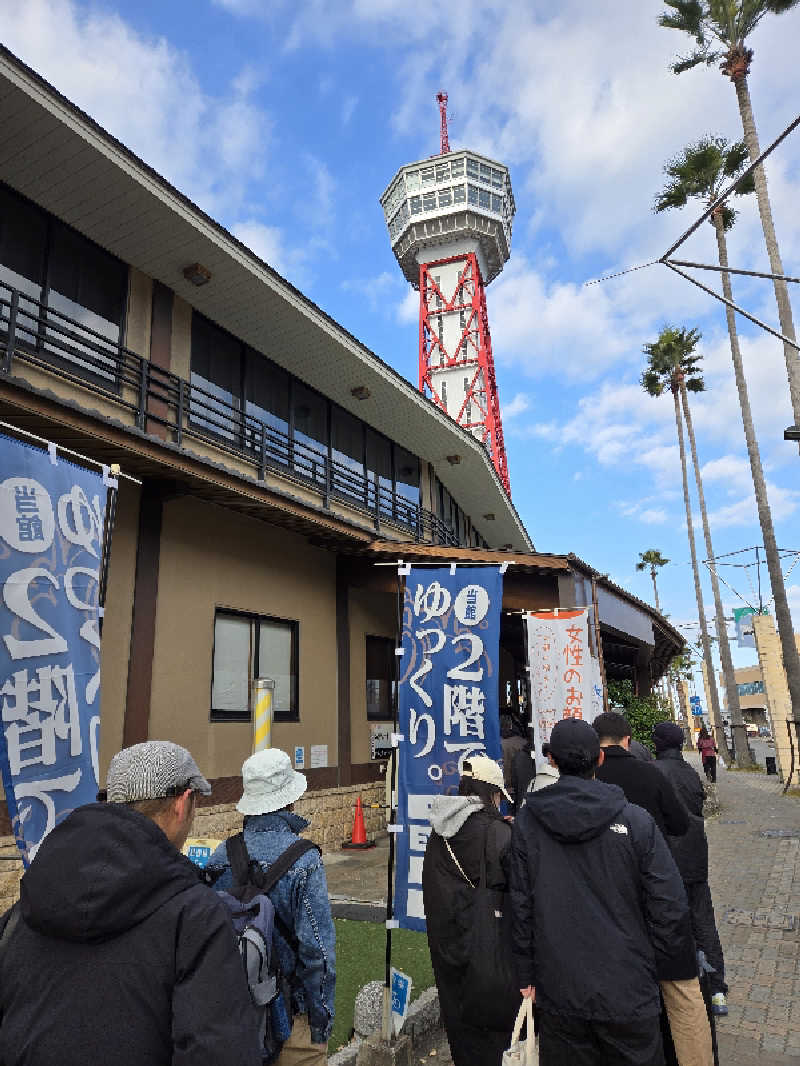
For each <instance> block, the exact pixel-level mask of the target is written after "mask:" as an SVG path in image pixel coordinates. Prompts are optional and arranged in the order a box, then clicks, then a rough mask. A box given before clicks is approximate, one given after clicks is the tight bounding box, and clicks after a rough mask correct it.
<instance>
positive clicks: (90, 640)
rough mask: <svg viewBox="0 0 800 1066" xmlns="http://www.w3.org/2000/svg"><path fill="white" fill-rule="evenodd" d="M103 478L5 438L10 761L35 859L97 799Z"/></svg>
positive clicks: (3, 760)
mask: <svg viewBox="0 0 800 1066" xmlns="http://www.w3.org/2000/svg"><path fill="white" fill-rule="evenodd" d="M105 501H106V489H105V486H104V484H103V478H102V475H101V474H99V473H94V472H93V471H90V470H85V469H83V468H82V467H78V466H74V465H73V464H72V463H69V462H67V461H66V460H64V459H61V458H59V459H58V460H57V461H56V462H53V460H52V459H51V456H50V455H49V454H48V452H46V451H44V452H43V451H41V450H40V449H38V448H34V447H31V446H29V445H27V444H22V443H20V442H19V441H16V440H12V439H10V438H8V437H4V436H0V583H1V584H2V602H1V603H0V638H2V639H0V721H2V743H1V744H0V769H1V770H2V776H3V787H4V789H5V794H6V802H7V804H8V812H9V817H10V819H11V825H12V830H13V832H14V835H15V836H16V838H17V843H18V845H19V847H20V850H21V851H22V854H23V858H24V859H25V861H26V862H30V860H31V859H32V858H33V857H34V855H35V854H36V851H37V850H38V847H39V845H40V843H41V841H42V839H43V837H44V836H45V835H46V834H47V833H48V832H49V831H50V830H51V829H52V828H53V827H54V826H55V825H56V823H57V822H59V821H61V820H62V819H63V818H65V817H66V815H67V814H69V812H70V811H72V810H73V809H74V808H75V807H79V806H81V805H82V804H84V803H91V802H93V801H94V800H95V798H96V795H97V788H98V776H99V771H98V752H99V744H100V737H99V731H100V632H99V617H98V615H99V611H98V591H99V579H100V566H101V559H102V554H103V526H104V518H105Z"/></svg>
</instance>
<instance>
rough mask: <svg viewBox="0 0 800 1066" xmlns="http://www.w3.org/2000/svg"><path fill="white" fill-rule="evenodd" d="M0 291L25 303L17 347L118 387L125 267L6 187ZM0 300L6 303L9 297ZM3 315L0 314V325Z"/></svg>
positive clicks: (0, 212)
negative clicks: (42, 353)
mask: <svg viewBox="0 0 800 1066" xmlns="http://www.w3.org/2000/svg"><path fill="white" fill-rule="evenodd" d="M0 284H1V285H6V286H9V287H10V288H15V289H18V290H19V291H20V293H21V294H22V297H23V298H22V300H21V301H20V316H19V319H18V322H17V337H18V342H19V343H21V344H25V345H28V346H30V347H32V348H35V349H38V350H42V349H44V350H45V351H46V352H47V355H48V357H49V358H50V359H52V360H53V361H54V362H56V363H58V364H60V365H61V366H63V367H64V368H65V369H67V370H68V371H70V372H71V373H73V374H76V373H77V374H79V375H80V376H81V377H82V378H83V377H88V378H90V379H93V380H94V381H96V382H98V383H99V384H103V385H111V386H112V387H116V384H117V361H118V359H119V347H120V344H121V343H122V330H123V323H124V319H125V305H126V301H127V286H128V268H127V266H126V265H125V264H124V263H122V262H120V260H119V259H115V258H114V256H113V255H110V254H109V253H108V252H106V251H104V250H103V249H102V248H100V247H98V245H96V244H94V243H93V242H92V241H90V240H87V238H86V237H83V236H81V234H79V233H77V232H76V231H75V230H73V229H70V227H69V226H65V225H64V224H63V223H61V222H59V221H57V220H56V219H54V218H53V217H52V216H50V215H48V214H47V213H46V212H44V211H41V210H40V209H39V208H37V207H36V206H35V205H34V204H31V203H29V201H27V200H25V199H24V198H23V197H21V196H18V195H17V194H16V193H14V192H13V191H12V190H10V189H7V188H6V187H5V186H0ZM2 297H3V300H4V302H8V301H9V300H10V293H9V292H8V291H7V290H5V291H4V292H3V293H2ZM31 300H38V301H40V302H41V303H42V304H43V305H45V307H46V308H47V310H48V311H49V312H50V314H47V313H45V312H43V311H41V310H40V309H39V308H38V307H36V306H35V305H34V304H32V303H31V302H30V301H31ZM7 315H8V312H7V311H0V317H4V318H5V317H7ZM62 316H66V317H68V318H69V319H71V320H73V321H72V322H67V321H65V319H64V317H62ZM37 320H38V321H37ZM89 331H91V333H90V332H89Z"/></svg>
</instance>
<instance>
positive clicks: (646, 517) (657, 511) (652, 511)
mask: <svg viewBox="0 0 800 1066" xmlns="http://www.w3.org/2000/svg"><path fill="white" fill-rule="evenodd" d="M667 517H668V515H667V512H666V511H665V510H664V508H663V507H656V508H652V507H649V508H647V509H646V510H644V511H642V512H641V514H640V515H639V521H640V522H644V523H645V525H648V526H660V525H663V524H664V522H666V520H667Z"/></svg>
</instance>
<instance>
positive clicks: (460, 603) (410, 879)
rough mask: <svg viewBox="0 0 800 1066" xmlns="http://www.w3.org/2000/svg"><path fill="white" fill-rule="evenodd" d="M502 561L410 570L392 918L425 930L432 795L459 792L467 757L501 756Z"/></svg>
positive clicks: (402, 662) (400, 702) (400, 709)
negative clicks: (499, 564) (424, 885)
mask: <svg viewBox="0 0 800 1066" xmlns="http://www.w3.org/2000/svg"><path fill="white" fill-rule="evenodd" d="M502 596H503V579H502V577H501V575H500V573H499V568H498V567H497V566H480V567H458V568H457V569H456V570H455V573H451V572H450V569H449V568H446V569H445V568H441V569H439V568H435V569H431V568H429V567H424V568H423V567H419V568H416V567H412V569H411V572H410V574H409V575H408V577H407V578H406V588H405V599H404V604H403V647H402V651H403V654H402V657H401V659H400V688H399V697H398V717H399V723H400V724H399V730H400V737H401V740H400V741H399V748H398V752H399V772H398V786H399V794H398V803H397V823H398V826H399V827H400V828H399V831H398V835H397V873H396V878H395V911H394V913H395V918H397V919H398V920H399V922H400V925H401V926H402V927H403V928H405V929H417V930H424V929H425V912H424V908H423V905H422V860H423V857H424V854H425V847H426V845H427V842H428V836H429V834H430V822H429V815H428V812H429V808H430V803H431V801H432V799H433V798H434V796H437V795H441V794H448V793H449V794H452V793H455V792H456V791H457V789H458V781H459V776H460V772H461V767H462V764H463V762H464V760H465V759H468V758H469V756H470V755H479V754H483V755H489V756H490V757H491V758H493V759H499V758H500V756H501V746H500V715H499V708H498V699H499V693H498V659H499V650H500V609H501V605H502Z"/></svg>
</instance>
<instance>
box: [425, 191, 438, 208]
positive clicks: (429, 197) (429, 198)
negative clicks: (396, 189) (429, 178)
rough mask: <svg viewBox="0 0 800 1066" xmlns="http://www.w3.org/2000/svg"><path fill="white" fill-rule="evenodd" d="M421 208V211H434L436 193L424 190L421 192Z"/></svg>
mask: <svg viewBox="0 0 800 1066" xmlns="http://www.w3.org/2000/svg"><path fill="white" fill-rule="evenodd" d="M422 210H423V211H435V210H436V193H435V192H426V193H423V194H422Z"/></svg>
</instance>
